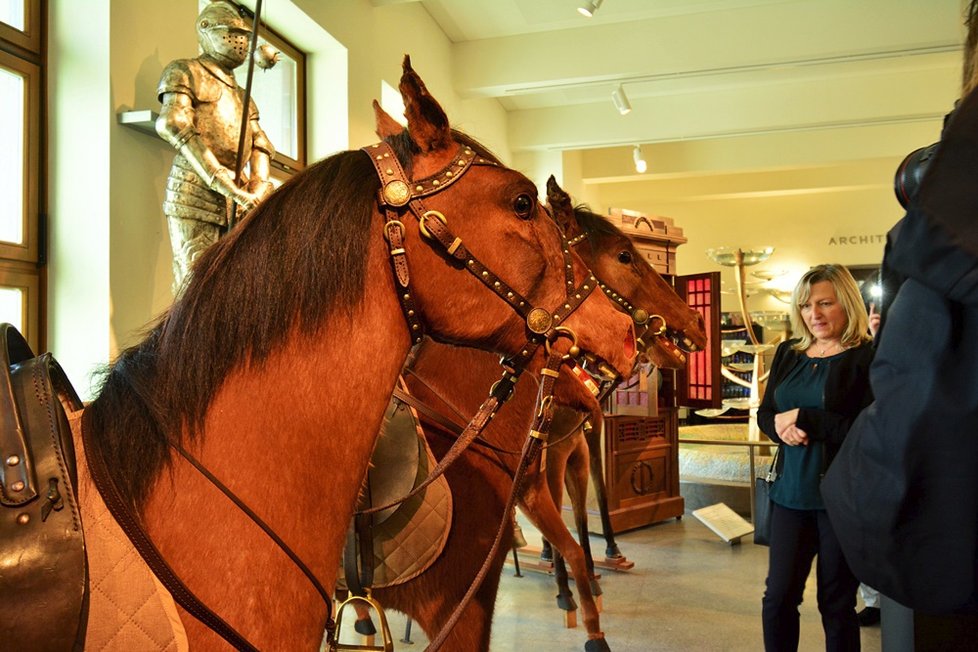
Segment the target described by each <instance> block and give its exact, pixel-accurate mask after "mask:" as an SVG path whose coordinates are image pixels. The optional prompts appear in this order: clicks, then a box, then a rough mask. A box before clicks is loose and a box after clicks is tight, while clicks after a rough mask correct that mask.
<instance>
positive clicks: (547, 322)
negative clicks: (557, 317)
mask: <svg viewBox="0 0 978 652" xmlns="http://www.w3.org/2000/svg"><path fill="white" fill-rule="evenodd" d="M553 323H554V318H553V315H551V314H550V313H549V312H548V311H546V310H544V309H543V308H534V309H533V310H531V311H530V312H529V313H527V315H526V327H527V328H529V329H530V332H531V333H536V334H537V335H543V334H545V333H546V332H547V331H549V330H550V327H551V326H552V325H553Z"/></svg>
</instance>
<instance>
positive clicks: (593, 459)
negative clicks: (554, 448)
mask: <svg viewBox="0 0 978 652" xmlns="http://www.w3.org/2000/svg"><path fill="white" fill-rule="evenodd" d="M601 430H602V428H601V424H600V423H595V424H592V427H591V428H584V438H585V440H586V441H587V448H588V453H589V458H590V467H591V484H592V485H593V486H594V497H595V500H596V501H597V503H598V512H599V513H600V514H601V530H602V532H604V540H605V550H604V554H605V557H607V558H608V559H621V560H624V559H625V556H624V555H622V554H621V550H619V549H618V544H617V543H615V532H614V530H613V529H612V528H611V516H610V515H609V514H608V494H607V490H606V488H605V484H604V469H603V468H602V467H603V466H604V460H603V459H602V457H601Z"/></svg>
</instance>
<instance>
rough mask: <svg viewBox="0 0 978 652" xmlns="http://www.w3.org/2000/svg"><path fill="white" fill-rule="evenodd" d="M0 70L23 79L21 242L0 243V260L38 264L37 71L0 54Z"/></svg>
mask: <svg viewBox="0 0 978 652" xmlns="http://www.w3.org/2000/svg"><path fill="white" fill-rule="evenodd" d="M0 67H2V68H4V69H6V70H10V71H12V72H14V73H16V74H20V75H23V77H24V91H25V92H24V141H25V142H24V161H23V165H24V211H23V215H21V220H22V222H21V227H22V229H23V234H24V238H23V242H21V243H19V244H18V243H12V242H5V241H0V259H7V260H20V261H27V262H38V259H39V253H40V248H39V246H38V215H39V212H40V188H39V176H40V175H39V170H40V167H39V161H40V133H41V68H40V66H37V65H35V64H33V63H31V62H29V61H25V60H24V59H21V58H20V57H17V56H14V55H12V54H9V53H8V52H4V51H2V50H0Z"/></svg>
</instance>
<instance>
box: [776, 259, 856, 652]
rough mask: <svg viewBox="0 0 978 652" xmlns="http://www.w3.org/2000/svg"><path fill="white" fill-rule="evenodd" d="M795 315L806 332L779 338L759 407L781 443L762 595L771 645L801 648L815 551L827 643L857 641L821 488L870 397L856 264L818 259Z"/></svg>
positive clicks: (797, 297)
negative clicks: (801, 613)
mask: <svg viewBox="0 0 978 652" xmlns="http://www.w3.org/2000/svg"><path fill="white" fill-rule="evenodd" d="M791 324H792V330H793V331H794V332H795V333H799V334H801V337H800V338H798V339H793V340H789V341H787V342H783V343H782V344H781V345H780V346H778V349H777V351H776V352H775V355H774V360H773V362H772V364H771V372H770V376H769V377H768V383H767V388H766V390H765V392H764V398H763V400H762V401H761V405H760V407H759V408H758V410H757V423H758V426H759V427H760V429H761V431H762V432H764V433H765V434H766V435H768V436H769V437H770V438H771V439H772V440H773V441H775V442H778V443H779V444H782V446H781V447H780V453H779V456H778V457H779V459H778V464H777V466H778V469H777V471H778V478H777V480H776V481H775V483H774V486H773V487H772V488H771V500H772V502H773V503H774V510H773V513H772V515H771V540H770V556H769V566H768V577H767V583H766V589H765V591H764V598H763V600H762V602H761V604H762V621H763V626H764V648H765V650H768V652H771V651H775V650H778V651H780V650H790V651H794V650H797V649H798V635H799V613H798V607H799V605H801V602H802V596H803V594H804V591H805V581H806V580H807V578H808V575H809V573H810V572H811V567H812V560H813V559H814V558H815V557H816V555H817V557H818V563H817V569H818V570H817V573H818V575H817V577H818V593H817V595H818V609H819V612H820V613H821V614H822V627H823V628H824V630H825V646H826V649H827V650H840V651H842V650H844V651H849V650H858V649H859V622H858V620H857V618H856V588H857V586H858V585H859V581H858V580H857V579H856V577H855V576H854V575H853V573H852V571H851V570H850V569H849V566H848V564H847V563H846V560H845V558H844V556H843V554H842V550H841V548H840V547H839V542H838V539H837V537H836V534H835V531H834V530H833V528H832V525H831V523H830V522H829V519H828V516H826V513H825V505H824V503H823V502H822V496H821V493H820V491H819V483H820V482H821V479H822V476H823V475H824V474H825V470H826V469H827V468H829V466H830V465H831V464H832V460H833V458H834V457H835V455H836V453H837V452H838V450H839V447H840V446H841V444H842V442H843V441H844V440H845V438H846V433H847V432H848V431H849V426H850V424H851V423H852V421H853V419H855V417H856V415H857V414H859V412H860V410H862V409H863V408H864V407H865V406H866V405H868V404H869V403H870V402H871V401H872V394H871V392H870V389H869V367H870V363H871V362H872V358H873V348H872V344H871V338H870V335H869V327H868V316H867V314H866V307H865V305H864V304H863V301H862V297H861V296H860V294H859V287H858V286H857V285H856V281H855V280H854V279H853V277H852V274H850V273H849V270H847V269H846V268H845V267H842V266H839V265H819V266H817V267H814V268H812V269H811V270H809V271H808V272H806V273H805V274H804V275H803V276H802V278H801V280H800V281H799V282H798V285H797V286H796V287H795V291H794V293H793V294H792V303H791Z"/></svg>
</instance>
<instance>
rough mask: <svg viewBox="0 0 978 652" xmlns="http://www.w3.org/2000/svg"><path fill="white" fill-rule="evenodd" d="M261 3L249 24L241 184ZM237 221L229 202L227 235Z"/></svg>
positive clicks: (237, 175)
mask: <svg viewBox="0 0 978 652" xmlns="http://www.w3.org/2000/svg"><path fill="white" fill-rule="evenodd" d="M261 3H262V0H256V2H255V15H254V17H253V18H252V23H251V27H252V29H251V43H250V44H249V45H248V75H247V79H246V80H245V89H244V102H243V103H242V108H241V131H240V132H239V133H238V156H237V158H236V159H235V164H234V182H235V183H237V184H239V185H240V184H241V183H242V182H243V179H242V178H241V173H242V172H243V170H244V160H243V159H244V146H245V134H247V133H248V114H249V113H250V109H251V80H252V78H253V77H254V74H255V49H256V48H257V47H258V28H259V26H260V25H261ZM237 221H238V205H237V204H236V203H235V202H231V213H230V215H228V233H230V232H231V229H233V228H234V225H235V224H236V223H237Z"/></svg>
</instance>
